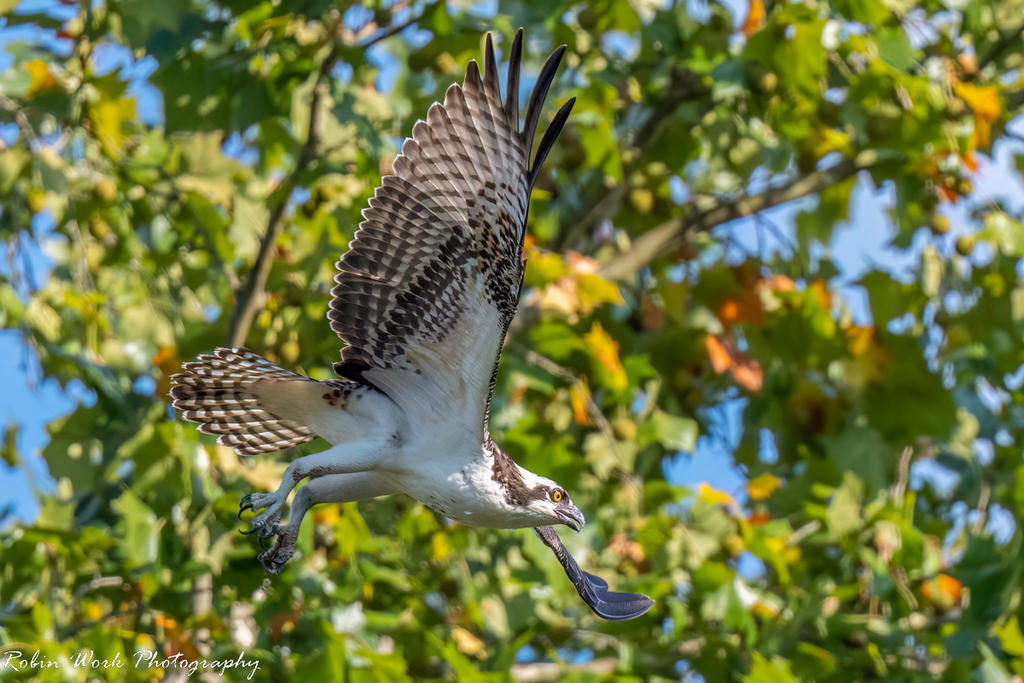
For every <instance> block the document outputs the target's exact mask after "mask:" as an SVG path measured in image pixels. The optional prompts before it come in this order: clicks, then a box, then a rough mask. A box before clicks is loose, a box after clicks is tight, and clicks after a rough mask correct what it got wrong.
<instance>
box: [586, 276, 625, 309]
mask: <svg viewBox="0 0 1024 683" xmlns="http://www.w3.org/2000/svg"><path fill="white" fill-rule="evenodd" d="M576 294H577V296H578V297H579V300H580V311H581V312H582V313H584V314H586V313H590V312H591V311H593V310H594V309H596V308H598V307H599V306H600V305H601V304H618V303H622V294H620V293H619V288H618V287H616V286H615V285H614V284H613V283H611V282H609V281H608V280H605V279H604V278H603V277H601V276H600V275H594V274H592V273H581V274H580V275H578V276H577V277H576Z"/></svg>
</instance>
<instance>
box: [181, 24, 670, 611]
mask: <svg viewBox="0 0 1024 683" xmlns="http://www.w3.org/2000/svg"><path fill="white" fill-rule="evenodd" d="M522 50H523V33H522V30H521V29H520V31H519V32H518V33H517V34H516V37H515V40H514V42H513V43H512V48H511V51H510V57H509V67H508V83H507V93H506V94H505V97H504V99H502V97H501V89H500V86H499V84H498V71H497V66H496V64H495V59H494V46H493V44H492V42H491V36H490V34H488V35H487V39H486V50H485V56H484V58H485V69H484V73H483V75H482V76H481V74H480V72H479V70H478V68H477V65H476V62H475V61H470V63H469V66H468V67H467V69H466V77H465V80H464V83H463V85H462V86H461V87H460V86H459V85H458V84H453V85H451V87H449V88H448V91H447V92H446V93H445V98H444V104H439V103H434V104H433V105H432V106H431V107H430V109H429V110H428V111H427V117H426V121H419V122H417V123H416V125H415V126H414V127H413V130H412V137H411V138H409V139H407V140H406V141H405V143H404V144H403V146H402V153H401V154H400V155H399V156H398V157H397V158H396V159H395V161H394V173H393V174H392V175H388V176H385V177H384V179H383V182H382V184H381V186H380V187H378V188H377V190H376V191H375V193H374V196H373V197H372V198H371V199H370V202H369V204H370V205H369V208H367V209H365V210H364V211H363V218H364V220H363V221H362V222H361V223H360V224H359V229H358V230H357V232H356V234H355V237H354V238H353V240H352V242H351V244H350V245H349V250H348V251H347V252H346V253H345V254H344V255H342V257H341V260H340V261H338V263H337V269H338V273H337V274H336V275H335V277H334V281H335V283H336V284H335V286H334V288H333V289H332V290H331V296H332V300H331V302H330V308H329V311H328V314H327V317H328V319H329V320H330V324H331V328H332V329H333V330H334V331H335V332H336V333H337V334H338V336H339V337H341V339H342V341H344V342H345V344H346V346H345V347H344V348H343V349H342V351H341V362H339V363H335V364H334V370H335V372H336V374H337V376H338V379H331V380H325V381H320V380H314V379H311V378H309V377H305V376H303V375H299V374H296V373H294V372H291V371H289V370H285V369H284V368H281V367H278V366H277V365H274V364H273V363H271V362H270V361H268V360H266V359H264V358H261V357H260V356H258V355H256V354H254V353H252V352H250V351H248V350H246V349H241V348H218V349H216V350H215V351H214V352H213V353H212V354H209V355H201V356H199V358H198V359H197V360H196V361H195V362H191V363H185V364H184V365H183V370H184V372H183V373H181V374H178V375H175V376H174V377H173V378H172V381H173V382H174V383H175V384H176V385H177V386H174V387H173V388H172V389H171V397H172V399H173V405H174V407H175V408H177V409H179V410H181V411H182V416H183V417H184V418H185V419H186V420H191V421H193V422H198V423H199V430H200V431H202V432H205V433H208V434H217V435H219V436H218V439H217V442H218V443H220V444H223V445H225V446H230V447H232V448H233V449H234V450H235V451H236V452H237V453H238V454H239V455H252V454H256V453H267V452H271V451H278V450H281V449H284V448H288V447H290V446H295V445H296V444H300V443H303V442H305V441H309V440H311V439H313V438H315V437H318V436H319V437H322V438H323V439H324V440H325V441H327V442H328V443H330V444H333V445H332V446H331V447H330V448H328V449H327V450H325V451H322V452H320V453H315V454H312V455H306V456H304V457H300V458H297V459H295V460H293V461H292V462H291V463H290V464H289V465H288V468H287V469H286V471H285V474H284V478H283V479H282V481H281V485H280V486H279V487H278V489H277V490H276V491H274V492H273V493H251V494H249V495H247V496H245V497H244V498H243V499H242V501H241V504H240V509H239V516H241V514H242V512H243V511H245V510H251V511H254V512H257V511H258V514H257V515H256V516H255V517H254V518H253V519H252V523H251V527H250V528H249V530H248V531H247V532H245V533H252V532H257V533H258V535H259V537H260V538H261V539H262V538H272V537H273V538H275V542H274V544H273V546H272V547H270V548H269V549H268V550H265V551H264V552H263V553H261V554H260V555H259V560H260V562H261V563H262V564H263V566H264V568H265V569H266V570H267V571H269V572H271V573H277V572H280V571H281V569H282V568H283V567H284V564H285V563H286V562H287V561H288V559H289V558H290V557H291V556H292V554H293V553H294V552H295V541H296V538H297V536H298V533H299V526H300V524H301V523H302V519H303V517H304V516H305V514H306V512H307V511H308V510H309V508H310V507H311V506H313V505H316V504H318V503H328V502H348V501H354V500H362V499H366V498H374V497H377V496H383V495H387V494H392V493H405V494H407V495H409V496H412V497H413V498H415V499H416V500H419V501H421V502H422V503H424V504H425V505H427V506H429V507H431V508H433V509H434V510H436V511H438V512H440V513H441V514H443V515H445V516H447V517H449V518H451V519H452V520H455V521H457V522H460V523H462V524H466V525H470V526H480V527H495V528H504V529H508V528H521V527H531V528H533V529H534V531H535V532H536V533H537V535H538V536H539V537H540V538H541V540H542V541H543V542H544V543H545V544H546V545H547V546H548V547H550V548H551V549H552V550H553V551H554V552H555V555H556V556H557V557H558V559H559V561H560V562H561V563H562V566H563V567H564V568H565V571H566V573H567V575H568V576H569V578H570V579H571V580H572V582H573V584H574V585H575V586H576V589H577V591H578V592H579V594H580V596H581V597H582V598H583V599H584V600H585V601H586V602H587V604H588V605H589V606H590V607H591V609H593V610H594V612H595V613H596V614H598V615H599V616H601V617H603V618H605V619H615V620H620V619H632V618H634V617H637V616H640V615H641V614H643V613H644V612H646V611H647V610H648V609H650V607H651V606H652V605H653V604H654V602H653V601H652V600H651V599H650V598H648V597H647V596H645V595H640V594H634V593H616V592H612V591H609V590H608V584H607V583H605V582H604V581H603V580H601V579H600V578H598V577H596V576H594V575H592V574H588V573H587V572H584V571H583V570H581V569H580V568H579V566H578V565H577V564H576V562H575V560H574V559H573V558H572V556H571V555H570V554H569V553H568V551H567V550H566V549H565V547H564V546H563V545H562V543H561V541H560V540H559V538H558V535H557V534H556V533H555V531H554V529H552V528H551V526H550V525H552V524H565V525H566V526H568V527H570V528H572V529H574V530H575V531H579V530H580V529H581V528H582V527H583V524H584V518H583V514H582V513H581V512H580V511H579V509H578V508H577V507H576V506H575V505H573V503H572V501H571V500H570V497H569V494H568V493H566V491H565V489H563V488H562V487H561V486H559V485H558V484H556V483H555V482H554V481H552V480H550V479H548V478H546V477H543V476H540V475H538V474H534V473H533V472H530V471H528V470H526V469H523V468H522V467H520V466H519V465H517V464H516V463H515V462H514V461H513V460H512V458H510V457H509V456H508V454H507V453H506V452H505V451H504V450H502V449H501V447H499V446H498V444H496V443H495V442H494V441H493V440H492V439H491V437H490V434H489V432H488V428H487V421H488V413H489V410H490V404H491V396H492V394H493V392H494V383H495V376H496V374H497V369H498V358H499V356H500V353H501V347H502V343H503V341H504V338H505V332H506V331H507V329H508V326H509V323H510V322H511V321H512V318H513V316H514V315H515V310H516V304H517V302H518V300H519V292H520V289H521V288H522V283H523V272H524V269H525V259H524V258H523V238H524V236H525V234H526V217H527V212H528V209H529V200H530V192H531V189H532V188H533V184H534V183H535V182H536V180H537V175H538V173H539V172H540V169H541V165H542V164H543V163H544V159H545V157H546V156H547V154H548V152H549V151H550V150H551V147H552V145H553V144H554V142H555V138H556V137H557V136H558V134H559V132H560V131H561V129H562V126H563V125H564V124H565V121H566V119H567V118H568V116H569V111H570V109H571V108H572V105H573V103H574V102H575V98H574V99H571V100H569V101H568V102H566V103H565V105H564V106H562V108H561V109H559V110H558V112H557V113H556V114H555V116H554V118H553V119H552V122H551V124H550V126H549V127H548V128H547V130H546V131H545V133H544V136H543V138H542V139H541V141H540V144H539V146H538V148H537V152H536V154H534V155H532V159H531V150H532V149H533V140H534V132H535V131H536V129H537V123H538V121H539V120H540V115H541V110H542V108H543V104H544V100H545V98H546V97H547V93H548V89H549V87H550V86H551V82H552V80H553V78H554V75H555V71H556V69H557V68H558V64H559V62H560V61H561V58H562V54H563V52H564V51H565V46H564V45H563V46H562V47H560V48H558V49H557V50H555V51H554V53H552V55H551V56H550V57H549V58H548V60H547V62H546V63H545V64H544V67H543V68H542V69H541V72H540V75H539V76H538V78H537V83H536V86H535V87H534V90H533V93H532V94H531V96H530V101H529V105H528V106H527V109H526V118H525V121H524V123H523V127H522V129H521V130H520V129H519V105H518V97H519V69H520V61H521V58H522ZM307 478H308V479H309V482H308V483H306V485H305V486H303V487H301V488H300V489H299V490H298V492H297V493H296V495H295V499H294V501H293V503H292V508H291V514H290V516H289V519H288V522H287V524H284V525H279V521H280V518H281V508H282V506H283V505H284V504H285V501H286V500H287V498H288V496H289V494H290V492H291V491H292V489H293V488H294V487H295V486H296V485H297V484H298V483H299V482H301V481H302V480H303V479H307Z"/></svg>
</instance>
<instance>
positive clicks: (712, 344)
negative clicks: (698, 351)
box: [704, 334, 764, 391]
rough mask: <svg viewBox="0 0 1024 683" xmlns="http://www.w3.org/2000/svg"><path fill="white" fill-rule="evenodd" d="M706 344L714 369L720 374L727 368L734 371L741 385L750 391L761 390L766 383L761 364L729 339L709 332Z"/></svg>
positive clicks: (733, 374) (734, 377) (733, 373)
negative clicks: (738, 348)
mask: <svg viewBox="0 0 1024 683" xmlns="http://www.w3.org/2000/svg"><path fill="white" fill-rule="evenodd" d="M704 345H705V347H706V348H707V352H708V358H709V359H710V360H711V367H712V369H713V370H714V371H715V372H717V373H718V374H722V373H723V372H725V371H726V370H728V371H729V372H730V373H732V377H733V379H735V380H736V381H737V382H738V383H739V385H740V386H742V387H744V388H745V389H747V390H749V391H760V390H761V387H762V386H763V385H764V373H763V372H762V370H761V364H760V363H758V362H757V361H756V360H754V359H753V358H751V357H749V356H748V355H747V354H745V353H743V352H742V351H739V350H737V349H736V348H735V347H734V346H733V344H732V342H731V341H729V340H728V339H725V338H722V337H718V336H715V335H711V334H709V335H708V336H707V337H706V338H705V340H704Z"/></svg>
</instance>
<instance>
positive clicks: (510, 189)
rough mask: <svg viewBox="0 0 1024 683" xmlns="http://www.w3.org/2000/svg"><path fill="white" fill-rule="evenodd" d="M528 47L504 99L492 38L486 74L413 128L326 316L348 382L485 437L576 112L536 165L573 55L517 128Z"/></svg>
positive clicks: (552, 63) (546, 74) (366, 218)
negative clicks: (500, 364)
mask: <svg viewBox="0 0 1024 683" xmlns="http://www.w3.org/2000/svg"><path fill="white" fill-rule="evenodd" d="M522 44H523V37H522V31H521V30H520V31H519V32H518V33H517V34H516V37H515V40H514V41H513V43H512V47H511V50H510V63H509V70H508V79H507V80H508V85H509V88H510V90H509V92H508V93H507V94H506V95H505V97H504V98H502V93H501V88H500V85H499V80H498V71H497V64H496V61H495V56H494V45H493V42H492V40H491V37H490V35H488V36H487V38H486V44H485V50H484V62H483V63H484V73H483V74H482V75H481V73H480V69H479V68H478V66H477V64H476V62H475V61H471V62H470V63H469V64H468V66H467V67H466V76H465V79H464V81H463V84H462V85H461V86H460V85H458V84H453V85H452V86H450V87H449V88H448V89H447V90H446V91H445V96H444V103H443V104H439V103H435V104H433V105H432V106H431V107H430V108H429V109H428V110H427V115H426V120H423V121H419V122H417V123H416V125H415V126H414V127H413V130H412V137H410V138H409V139H407V140H406V141H405V143H404V144H403V146H402V153H401V154H400V155H399V156H398V157H397V158H396V159H395V162H394V174H393V175H389V176H385V178H384V179H383V181H382V183H381V186H380V187H379V188H377V190H376V191H375V193H374V196H373V197H372V198H371V199H370V202H369V207H368V208H366V209H365V210H364V211H363V222H362V223H360V225H359V230H358V231H357V232H356V235H355V238H354V239H353V240H352V243H351V244H350V247H349V250H348V252H346V253H345V254H344V255H343V256H342V257H341V259H340V260H339V261H338V263H337V269H338V273H337V275H335V278H334V279H335V283H336V284H335V286H334V288H333V289H332V290H331V293H332V297H333V298H332V300H331V304H330V309H329V311H328V318H329V320H330V323H331V328H332V329H333V330H334V331H335V332H337V334H338V336H339V337H341V339H342V340H343V341H344V342H345V343H346V344H347V346H346V347H344V348H343V349H342V352H341V358H342V360H341V362H340V363H336V364H335V369H336V371H337V372H338V374H340V375H341V376H343V377H347V378H352V379H360V380H362V381H366V382H369V383H371V384H373V385H375V386H377V387H379V388H381V389H382V390H383V391H385V392H386V393H388V394H389V395H390V396H391V397H392V399H394V400H396V401H397V402H398V403H400V404H401V403H403V402H405V403H408V404H410V405H412V404H415V405H416V406H418V407H422V405H423V402H424V397H425V396H432V397H433V398H434V399H440V400H433V402H434V403H436V404H437V405H439V406H440V408H441V409H443V410H446V411H451V410H452V409H453V408H457V407H458V406H460V405H461V407H462V408H463V409H464V410H467V411H470V412H471V414H473V415H475V416H476V417H477V418H479V422H478V424H480V425H481V427H482V428H483V429H486V413H487V409H488V404H489V402H490V393H491V391H492V389H493V384H494V373H495V372H496V369H497V360H498V356H499V354H500V352H501V343H502V341H503V339H504V335H505V332H506V330H507V328H508V324H509V322H510V321H511V320H512V317H513V315H514V314H515V307H516V304H517V302H518V298H519V290H520V288H521V285H522V278H523V266H524V262H523V258H522V248H523V237H524V236H525V230H526V217H527V212H528V207H529V200H530V189H531V187H532V185H533V182H534V180H535V179H536V174H537V172H538V171H539V169H540V164H541V163H543V156H541V154H542V155H544V156H546V154H547V151H548V150H549V149H550V148H551V145H552V144H553V143H554V139H555V137H556V136H557V134H558V131H559V130H560V129H561V127H562V125H563V124H564V123H565V118H566V117H567V116H568V110H569V108H570V107H571V106H572V105H571V103H570V104H568V105H566V106H563V108H562V109H561V110H560V111H559V112H558V114H557V115H556V118H555V121H554V125H553V126H552V129H554V130H552V129H549V130H548V131H547V133H546V134H545V135H544V137H543V139H542V141H541V145H540V147H539V148H538V157H537V158H535V159H534V162H533V163H532V164H531V147H532V144H533V135H534V132H535V130H536V128H537V124H538V122H539V120H540V114H541V110H542V108H543V104H544V100H545V98H546V96H547V93H548V90H549V88H550V87H551V83H552V81H553V79H554V74H555V70H556V69H557V67H558V63H559V61H560V59H561V55H562V52H563V51H564V47H563V48H559V49H558V50H556V51H555V53H553V54H552V55H551V57H549V58H548V60H547V62H546V63H545V64H544V67H543V69H542V70H541V74H540V76H539V77H538V81H537V86H536V88H535V89H534V91H533V93H532V94H531V97H530V102H529V106H528V108H527V114H526V121H525V124H524V127H523V128H522V129H520V128H519V107H518V97H519V94H518V88H519V72H520V61H521V58H522ZM403 394H404V396H403ZM460 415H462V416H465V414H464V413H460Z"/></svg>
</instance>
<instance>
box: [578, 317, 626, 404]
mask: <svg viewBox="0 0 1024 683" xmlns="http://www.w3.org/2000/svg"><path fill="white" fill-rule="evenodd" d="M583 341H584V342H586V344H587V346H588V347H589V348H590V351H591V352H592V353H593V354H594V357H595V358H596V359H597V360H598V362H599V363H601V365H602V366H604V369H605V370H607V371H608V374H609V375H611V384H612V387H614V388H615V389H619V390H621V389H625V388H626V387H627V386H629V377H627V376H626V370H625V368H623V367H622V361H621V360H619V343H618V342H617V341H615V340H614V339H612V338H611V335H609V334H608V333H607V332H605V331H604V328H603V327H602V326H601V323H598V322H595V323H594V324H593V326H591V328H590V332H587V333H586V334H584V335H583Z"/></svg>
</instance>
